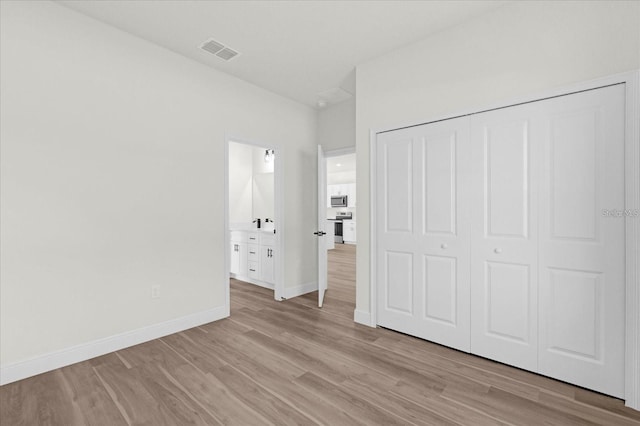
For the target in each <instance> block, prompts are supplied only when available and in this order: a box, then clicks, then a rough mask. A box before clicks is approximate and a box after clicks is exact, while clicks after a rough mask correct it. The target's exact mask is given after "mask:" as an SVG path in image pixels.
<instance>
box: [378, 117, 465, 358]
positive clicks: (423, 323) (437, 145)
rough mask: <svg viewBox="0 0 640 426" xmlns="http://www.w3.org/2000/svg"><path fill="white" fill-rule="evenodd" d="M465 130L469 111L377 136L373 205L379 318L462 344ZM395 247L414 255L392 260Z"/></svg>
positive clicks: (393, 325) (422, 334) (450, 343)
mask: <svg viewBox="0 0 640 426" xmlns="http://www.w3.org/2000/svg"><path fill="white" fill-rule="evenodd" d="M467 133H468V119H467V118H462V119H454V120H447V121H445V122H440V123H434V124H429V125H424V126H417V127H413V128H409V129H404V130H399V131H394V132H389V133H385V134H381V135H379V136H378V144H377V152H376V154H377V165H376V167H377V170H378V174H377V176H378V183H377V205H378V209H377V211H378V213H379V214H380V213H382V217H378V220H377V223H378V224H379V225H378V226H379V228H378V230H377V235H378V238H379V239H378V243H377V250H376V252H377V258H378V266H377V267H378V270H379V273H378V292H379V293H378V294H380V295H383V297H379V298H378V312H377V313H378V315H377V317H378V323H379V324H380V325H382V326H385V327H389V328H392V329H395V330H398V331H402V332H404V333H408V334H412V335H414V336H417V337H421V338H424V339H427V340H431V341H434V342H437V343H441V344H444V345H447V346H451V347H454V348H457V349H461V350H465V351H468V350H469V330H470V326H469V268H468V265H469V219H468V204H467V200H468V193H467V192H466V191H467V188H466V185H463V184H462V181H464V180H465V179H466V178H467V177H468V172H466V174H465V170H466V169H465V168H466V167H468V164H467V156H468V138H467ZM394 158H398V159H399V158H401V159H402V160H393V159H394ZM392 164H397V166H395V167H392V166H391V165H392ZM391 194H394V195H393V196H392V195H391ZM409 194H410V196H409ZM409 206H410V207H409ZM392 252H393V253H395V252H398V253H399V252H402V253H405V255H403V256H405V258H406V259H409V256H410V259H411V261H409V260H406V261H405V264H404V265H403V266H402V267H400V266H398V267H397V268H395V267H392V266H390V265H391V263H390V262H388V261H387V260H388V259H389V258H393V257H394V256H397V254H393V253H392ZM390 256H391V257H390ZM398 264H399V263H398ZM387 265H389V266H387ZM400 268H404V271H400ZM394 270H395V272H394ZM406 271H410V273H409V272H406ZM409 284H410V286H409ZM409 287H410V289H411V290H410V291H409ZM407 295H410V298H411V303H410V304H408V302H407ZM396 300H397V301H398V302H397V303H395V302H394V301H396ZM400 301H402V303H403V304H401V302H400ZM391 302H394V303H395V305H393V303H391ZM390 303H391V304H390ZM409 305H410V306H411V310H410V311H409V309H408V306H409Z"/></svg>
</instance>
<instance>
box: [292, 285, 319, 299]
mask: <svg viewBox="0 0 640 426" xmlns="http://www.w3.org/2000/svg"><path fill="white" fill-rule="evenodd" d="M316 290H318V283H317V282H316V281H311V282H308V283H305V284H301V285H297V286H295V287H285V288H284V298H285V299H292V298H294V297H298V296H302V295H303V294H307V293H311V292H312V291H316Z"/></svg>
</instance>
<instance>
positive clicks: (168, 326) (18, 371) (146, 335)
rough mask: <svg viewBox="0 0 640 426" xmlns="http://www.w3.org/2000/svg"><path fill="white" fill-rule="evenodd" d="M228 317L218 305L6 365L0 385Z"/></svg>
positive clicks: (225, 310) (225, 308) (0, 374)
mask: <svg viewBox="0 0 640 426" xmlns="http://www.w3.org/2000/svg"><path fill="white" fill-rule="evenodd" d="M228 316H229V314H228V313H227V307H226V306H219V307H217V308H213V309H209V310H206V311H202V312H196V313H194V314H190V315H187V316H184V317H180V318H175V319H172V320H169V321H165V322H161V323H159V324H153V325H150V326H147V327H142V328H139V329H137V330H132V331H127V332H125V333H121V334H116V335H114V336H110V337H105V338H103V339H98V340H94V341H92V342H88V343H83V344H80V345H76V346H72V347H70V348H66V349H62V350H59V351H55V352H50V353H48V354H44V355H40V356H37V357H34V358H31V359H27V360H25V361H19V362H15V363H12V364H7V365H5V366H2V368H1V369H0V385H6V384H8V383H12V382H16V381H18V380H22V379H26V378H27V377H31V376H35V375H37V374H41V373H46V372H47V371H52V370H55V369H57V368H61V367H65V366H67V365H71V364H75V363H77V362H81V361H86V360H88V359H91V358H95V357H97V356H101V355H104V354H108V353H111V352H115V351H118V350H121V349H124V348H128V347H130V346H134V345H138V344H140V343H144V342H148V341H150V340H154V339H159V338H160V337H164V336H167V335H169V334H174V333H178V332H180V331H183V330H188V329H190V328H193V327H197V326H199V325H203V324H207V323H210V322H213V321H217V320H220V319H222V318H226V317H228Z"/></svg>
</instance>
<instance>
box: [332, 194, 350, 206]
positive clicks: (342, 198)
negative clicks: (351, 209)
mask: <svg viewBox="0 0 640 426" xmlns="http://www.w3.org/2000/svg"><path fill="white" fill-rule="evenodd" d="M331 207H347V196H346V195H332V196H331Z"/></svg>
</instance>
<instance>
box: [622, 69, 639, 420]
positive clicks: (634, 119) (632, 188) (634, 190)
mask: <svg viewBox="0 0 640 426" xmlns="http://www.w3.org/2000/svg"><path fill="white" fill-rule="evenodd" d="M625 83H626V100H627V105H626V110H627V114H626V120H625V125H626V129H625V135H626V141H625V187H626V188H625V209H640V71H637V72H635V73H630V75H629V76H628V77H627V78H626V80H625ZM625 225H626V232H625V234H626V267H627V269H626V294H625V297H626V321H625V327H626V339H625V343H626V364H625V375H626V378H627V380H626V381H625V404H626V405H627V406H628V407H631V408H633V409H635V410H638V411H640V260H639V259H640V217H637V216H636V217H627V218H626V223H625Z"/></svg>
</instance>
